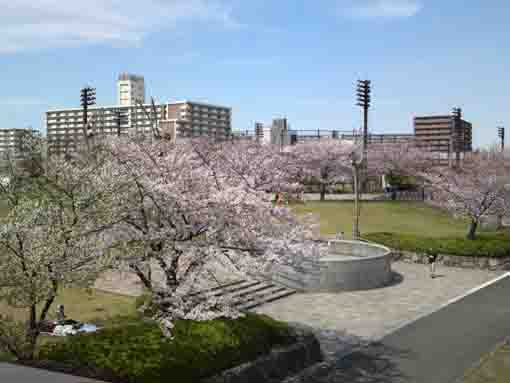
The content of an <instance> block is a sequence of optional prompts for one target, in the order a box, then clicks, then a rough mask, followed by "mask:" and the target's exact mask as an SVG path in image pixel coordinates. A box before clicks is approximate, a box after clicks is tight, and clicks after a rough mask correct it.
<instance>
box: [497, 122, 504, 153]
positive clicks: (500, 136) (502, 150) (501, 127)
mask: <svg viewBox="0 0 510 383" xmlns="http://www.w3.org/2000/svg"><path fill="white" fill-rule="evenodd" d="M498 137H499V139H500V140H501V152H504V151H505V128H504V127H503V126H499V127H498Z"/></svg>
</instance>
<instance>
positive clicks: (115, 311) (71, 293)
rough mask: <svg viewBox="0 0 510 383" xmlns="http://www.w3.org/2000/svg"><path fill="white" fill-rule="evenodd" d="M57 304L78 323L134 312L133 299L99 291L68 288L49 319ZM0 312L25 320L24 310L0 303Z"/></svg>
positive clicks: (107, 318)
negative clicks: (62, 306)
mask: <svg viewBox="0 0 510 383" xmlns="http://www.w3.org/2000/svg"><path fill="white" fill-rule="evenodd" d="M58 304H63V305H64V309H65V313H66V316H67V317H68V318H71V319H75V320H78V321H80V322H87V321H94V323H98V324H102V323H105V322H107V321H108V320H109V319H110V318H115V317H118V316H129V315H133V314H134V313H135V312H136V309H135V298H133V297H128V296H124V295H118V294H111V293H107V292H102V291H99V290H94V289H90V290H85V289H78V288H68V289H65V290H63V291H61V293H60V294H59V295H58V297H57V299H56V300H55V302H54V303H53V306H52V308H51V310H50V315H49V319H53V318H54V317H55V311H56V309H57V305H58ZM0 312H2V313H3V314H9V315H12V316H13V317H14V318H15V319H18V320H26V310H20V309H16V308H13V307H10V306H8V305H7V304H6V303H5V302H0Z"/></svg>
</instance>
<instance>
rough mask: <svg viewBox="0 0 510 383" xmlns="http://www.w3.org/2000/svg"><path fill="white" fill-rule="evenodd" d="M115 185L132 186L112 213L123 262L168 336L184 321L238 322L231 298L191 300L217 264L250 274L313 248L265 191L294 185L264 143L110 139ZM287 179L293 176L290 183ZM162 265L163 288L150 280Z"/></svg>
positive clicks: (280, 160)
mask: <svg viewBox="0 0 510 383" xmlns="http://www.w3.org/2000/svg"><path fill="white" fill-rule="evenodd" d="M110 152H111V154H112V160H111V161H112V168H115V169H116V175H115V177H112V178H111V182H113V183H114V184H122V185H128V188H127V189H125V190H124V192H123V193H122V195H119V197H118V203H117V204H114V205H112V208H111V211H110V215H111V216H112V217H119V220H121V222H120V223H119V224H118V225H117V226H116V229H115V230H114V231H113V233H114V237H115V242H116V246H117V248H118V249H119V252H118V253H119V254H120V259H121V261H122V262H124V263H125V264H127V265H128V267H129V268H130V269H131V270H132V271H133V272H134V273H135V274H136V275H137V276H138V277H139V279H140V280H141V281H142V283H143V284H144V286H145V287H146V288H147V289H148V290H149V291H150V292H151V293H152V296H153V300H152V304H153V305H156V307H157V308H158V310H157V314H156V319H157V320H158V321H159V322H160V324H161V326H162V328H163V330H164V331H165V333H166V334H167V335H170V334H171V328H172V323H173V322H174V321H175V320H176V319H179V318H184V319H195V320H204V319H213V318H216V317H231V318H232V317H236V316H237V315H239V313H237V312H236V311H235V310H233V308H232V302H230V301H229V300H228V299H218V298H212V297H210V299H203V298H201V297H200V296H198V295H194V294H190V292H191V291H193V289H194V286H195V284H196V282H197V280H200V279H207V278H211V276H210V275H208V274H206V269H207V265H208V264H209V263H210V262H212V261H218V260H220V261H221V262H222V263H224V264H227V265H228V266H229V267H232V268H233V269H235V270H237V271H238V272H240V273H243V274H258V273H259V272H262V271H263V270H266V269H267V268H268V267H270V266H271V265H272V264H274V263H275V262H278V263H292V262H294V260H295V256H296V254H300V253H302V252H304V251H307V248H309V247H310V246H311V244H309V243H307V241H306V240H307V236H309V235H311V232H310V230H309V228H307V227H304V226H303V225H302V224H301V223H300V222H299V221H298V220H297V219H296V218H295V217H294V215H293V214H292V212H291V211H290V210H288V209H285V208H281V207H274V206H273V204H272V201H271V195H270V194H269V193H268V192H267V191H268V190H273V191H274V190H283V189H284V188H289V187H292V185H291V184H290V182H288V181H287V178H288V176H287V174H288V173H287V172H286V171H285V169H286V166H285V165H284V163H285V161H286V159H285V157H284V156H282V155H280V154H278V153H276V152H273V151H272V150H271V149H267V148H264V147H263V146H259V145H254V144H247V143H216V142H212V141H206V140H189V141H182V140H181V141H180V142H179V143H177V144H174V143H172V142H169V141H165V140H157V141H154V142H148V141H140V140H136V139H131V138H125V139H115V140H112V141H111V143H110ZM289 179H290V178H289ZM153 265H156V266H157V267H158V268H159V269H160V270H161V271H162V274H163V276H164V278H163V281H162V283H157V282H156V281H155V280H153V278H152V277H151V270H152V269H153V268H152V266H153Z"/></svg>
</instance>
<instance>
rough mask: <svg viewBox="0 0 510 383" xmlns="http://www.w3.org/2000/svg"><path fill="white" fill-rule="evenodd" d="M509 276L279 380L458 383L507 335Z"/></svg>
mask: <svg viewBox="0 0 510 383" xmlns="http://www.w3.org/2000/svg"><path fill="white" fill-rule="evenodd" d="M509 289H510V277H509V276H506V277H505V278H504V279H501V280H499V281H497V282H495V283H493V284H491V285H490V286H487V287H484V288H483V289H481V290H478V291H476V292H474V293H472V294H469V295H467V296H465V297H464V298H462V299H460V300H458V301H455V302H454V303H452V304H449V305H447V306H445V307H443V308H441V309H440V310H438V311H435V312H434V313H432V314H430V315H427V316H424V317H422V318H420V319H418V320H417V321H414V322H412V323H409V324H408V325H406V326H404V327H402V328H400V329H399V330H397V331H395V332H393V333H392V334H389V335H387V336H385V337H383V338H382V339H381V340H380V341H379V342H373V343H371V344H369V345H367V346H365V347H361V348H358V349H357V350H355V351H354V352H352V353H350V354H349V355H348V356H346V357H344V358H337V359H332V360H329V361H327V362H325V363H323V364H322V365H320V366H318V368H316V367H313V368H310V369H308V370H305V371H303V372H302V373H301V374H299V375H297V376H295V377H292V378H289V379H287V380H285V383H332V382H339V383H343V382H349V383H461V382H462V378H463V376H464V374H465V372H466V370H467V369H469V368H470V367H472V366H473V365H474V364H476V363H477V362H478V361H479V360H480V358H481V357H482V356H483V355H485V354H487V353H488V352H490V351H492V350H493V349H494V347H495V346H496V345H497V344H499V343H500V342H501V341H503V340H504V339H506V338H507V336H508V334H509V333H510V321H509V320H508V318H509V317H510V301H509V299H508V291H509Z"/></svg>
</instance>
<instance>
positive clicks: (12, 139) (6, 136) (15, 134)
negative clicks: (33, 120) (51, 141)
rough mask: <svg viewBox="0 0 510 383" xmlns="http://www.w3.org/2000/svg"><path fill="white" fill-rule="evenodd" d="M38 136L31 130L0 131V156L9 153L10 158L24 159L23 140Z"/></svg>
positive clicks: (37, 133)
mask: <svg viewBox="0 0 510 383" xmlns="http://www.w3.org/2000/svg"><path fill="white" fill-rule="evenodd" d="M36 135H39V132H38V131H36V130H34V129H31V128H13V129H0V155H1V156H2V157H3V156H4V154H6V153H9V154H10V155H11V156H12V158H15V159H24V158H25V156H26V151H25V150H24V148H23V140H24V139H25V138H26V137H27V136H28V137H32V136H36Z"/></svg>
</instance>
